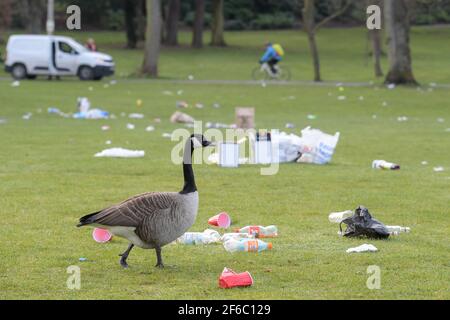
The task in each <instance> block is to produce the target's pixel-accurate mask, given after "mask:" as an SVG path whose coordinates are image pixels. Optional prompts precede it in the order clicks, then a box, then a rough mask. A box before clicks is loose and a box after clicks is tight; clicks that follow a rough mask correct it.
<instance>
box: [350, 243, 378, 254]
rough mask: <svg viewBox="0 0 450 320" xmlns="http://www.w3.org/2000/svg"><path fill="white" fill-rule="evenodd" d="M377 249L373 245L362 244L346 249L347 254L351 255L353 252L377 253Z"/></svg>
mask: <svg viewBox="0 0 450 320" xmlns="http://www.w3.org/2000/svg"><path fill="white" fill-rule="evenodd" d="M377 251H378V249H377V248H376V247H375V246H374V245H373V244H367V243H364V244H362V245H360V246H358V247H354V248H349V249H347V251H346V252H347V253H353V252H377Z"/></svg>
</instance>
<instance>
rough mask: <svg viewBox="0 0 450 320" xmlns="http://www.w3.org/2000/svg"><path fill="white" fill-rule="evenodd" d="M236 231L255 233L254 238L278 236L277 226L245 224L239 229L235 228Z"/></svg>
mask: <svg viewBox="0 0 450 320" xmlns="http://www.w3.org/2000/svg"><path fill="white" fill-rule="evenodd" d="M235 232H238V233H249V234H252V235H255V237H256V238H275V237H277V236H278V228H277V226H273V225H272V226H267V227H263V226H246V227H243V228H240V229H236V230H235Z"/></svg>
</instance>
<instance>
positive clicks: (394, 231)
mask: <svg viewBox="0 0 450 320" xmlns="http://www.w3.org/2000/svg"><path fill="white" fill-rule="evenodd" d="M386 228H387V229H388V231H389V233H390V234H391V235H395V236H396V235H398V234H400V233H403V232H405V233H407V232H410V231H411V229H410V228H409V227H402V226H386Z"/></svg>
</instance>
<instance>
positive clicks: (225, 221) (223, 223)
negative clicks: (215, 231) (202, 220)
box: [208, 212, 231, 229]
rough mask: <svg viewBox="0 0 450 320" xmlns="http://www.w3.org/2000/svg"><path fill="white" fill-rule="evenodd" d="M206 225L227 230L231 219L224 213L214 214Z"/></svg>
mask: <svg viewBox="0 0 450 320" xmlns="http://www.w3.org/2000/svg"><path fill="white" fill-rule="evenodd" d="M208 224H210V225H211V226H215V227H219V228H225V229H226V228H228V227H230V225H231V218H230V216H229V215H228V213H226V212H221V213H219V214H216V215H215V216H214V217H211V218H209V220H208Z"/></svg>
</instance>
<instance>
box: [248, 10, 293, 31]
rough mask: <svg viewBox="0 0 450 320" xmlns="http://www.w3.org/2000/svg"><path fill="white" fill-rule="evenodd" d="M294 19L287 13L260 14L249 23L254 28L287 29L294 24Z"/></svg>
mask: <svg viewBox="0 0 450 320" xmlns="http://www.w3.org/2000/svg"><path fill="white" fill-rule="evenodd" d="M294 22H295V19H294V17H293V16H292V15H291V14H288V13H276V14H261V15H258V16H257V17H256V19H255V20H253V21H252V22H251V24H250V26H251V28H252V29H255V30H269V29H289V28H292V27H293V25H294Z"/></svg>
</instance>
